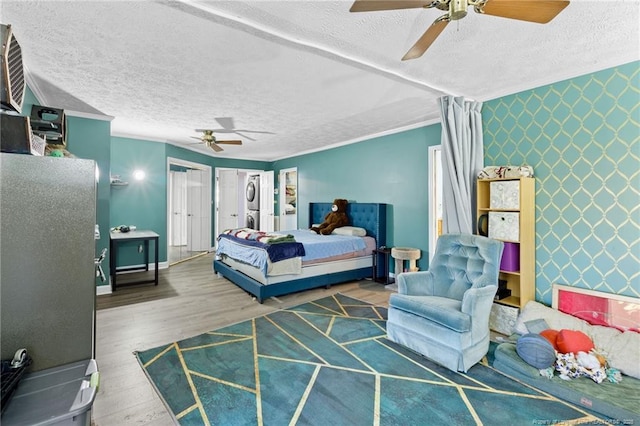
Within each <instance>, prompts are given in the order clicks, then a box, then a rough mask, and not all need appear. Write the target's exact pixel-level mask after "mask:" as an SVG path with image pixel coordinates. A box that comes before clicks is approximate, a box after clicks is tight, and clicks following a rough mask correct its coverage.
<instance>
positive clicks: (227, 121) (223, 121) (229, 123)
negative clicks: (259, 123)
mask: <svg viewBox="0 0 640 426" xmlns="http://www.w3.org/2000/svg"><path fill="white" fill-rule="evenodd" d="M214 120H216V121H217V122H218V124H219V125H220V126H222V128H221V129H212V130H211V131H212V132H214V133H235V134H236V135H239V136H242V137H243V138H246V139H249V140H251V141H255V139H253V138H250V137H249V136H247V135H245V134H244V133H262V134H266V135H273V133H272V132H261V131H258V130H248V129H236V126H235V124H234V123H233V117H217V118H214Z"/></svg>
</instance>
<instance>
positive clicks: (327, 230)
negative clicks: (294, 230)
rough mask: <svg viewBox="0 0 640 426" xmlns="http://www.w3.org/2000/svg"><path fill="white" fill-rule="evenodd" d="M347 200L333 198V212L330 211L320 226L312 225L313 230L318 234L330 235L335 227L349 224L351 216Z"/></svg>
mask: <svg viewBox="0 0 640 426" xmlns="http://www.w3.org/2000/svg"><path fill="white" fill-rule="evenodd" d="M347 204H349V202H348V201H347V200H343V199H339V198H336V199H335V200H333V206H331V212H329V213H328V214H327V215H326V216H325V218H324V222H322V223H321V224H320V225H318V226H312V227H311V230H312V231H314V232H315V233H316V234H322V235H329V234H331V233H332V232H333V230H334V229H336V228H339V227H341V226H347V225H349V218H348V217H347Z"/></svg>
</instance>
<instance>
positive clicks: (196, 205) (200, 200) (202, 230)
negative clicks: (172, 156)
mask: <svg viewBox="0 0 640 426" xmlns="http://www.w3.org/2000/svg"><path fill="white" fill-rule="evenodd" d="M209 182H211V177H210V175H209V173H208V170H194V169H192V170H187V235H188V238H187V250H188V251H207V250H209V249H210V248H211V189H210V188H211V187H210V185H209Z"/></svg>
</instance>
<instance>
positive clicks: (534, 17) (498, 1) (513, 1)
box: [481, 0, 569, 24]
mask: <svg viewBox="0 0 640 426" xmlns="http://www.w3.org/2000/svg"><path fill="white" fill-rule="evenodd" d="M568 5H569V1H567V0H488V1H487V3H486V4H485V5H484V7H482V9H481V11H482V12H481V13H485V14H487V15H493V16H499V17H502V18H509V19H518V20H520V21H529V22H536V23H538V24H546V23H547V22H549V21H551V20H552V19H553V18H555V17H556V15H558V14H559V13H560V12H562V10H563V9H564V8H565V7H567V6H568Z"/></svg>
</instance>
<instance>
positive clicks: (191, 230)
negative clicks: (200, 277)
mask: <svg viewBox="0 0 640 426" xmlns="http://www.w3.org/2000/svg"><path fill="white" fill-rule="evenodd" d="M210 250H211V167H210V166H207V165H205V164H200V163H193V162H190V161H186V160H181V159H178V158H171V157H170V158H167V259H168V261H169V266H171V265H175V264H176V263H180V262H183V261H185V260H188V259H193V258H194V257H198V256H201V255H203V254H206V253H207V252H209V251H210Z"/></svg>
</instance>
